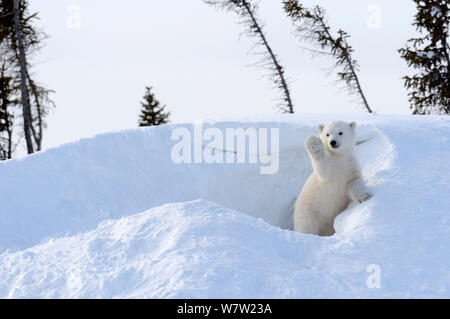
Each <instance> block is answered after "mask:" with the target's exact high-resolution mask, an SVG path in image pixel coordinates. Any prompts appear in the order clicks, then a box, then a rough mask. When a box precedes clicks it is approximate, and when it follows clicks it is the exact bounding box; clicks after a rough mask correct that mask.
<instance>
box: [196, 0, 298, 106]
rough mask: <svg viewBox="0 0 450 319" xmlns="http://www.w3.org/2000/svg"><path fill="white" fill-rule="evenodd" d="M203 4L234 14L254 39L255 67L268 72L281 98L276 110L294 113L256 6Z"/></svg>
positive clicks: (231, 1)
mask: <svg viewBox="0 0 450 319" xmlns="http://www.w3.org/2000/svg"><path fill="white" fill-rule="evenodd" d="M204 2H205V3H207V4H209V5H212V6H215V7H217V8H220V9H224V10H227V11H232V12H234V13H235V14H236V15H237V16H238V18H239V23H240V24H242V25H243V26H244V27H245V33H246V34H247V35H248V36H249V37H250V38H254V39H255V45H254V47H253V48H252V52H253V53H254V54H255V55H256V56H258V57H259V58H260V60H259V61H258V62H257V63H256V64H255V66H257V67H260V68H263V69H265V70H267V71H268V73H267V74H266V75H267V77H268V78H269V79H270V80H271V81H272V82H273V86H274V87H275V88H276V89H278V90H279V91H280V94H281V97H280V99H279V101H280V102H279V103H278V104H277V105H276V106H277V108H278V109H279V110H280V111H281V112H283V113H294V105H293V102H292V99H291V92H290V90H289V86H288V81H287V79H286V76H285V73H284V67H283V66H282V65H281V63H280V60H279V58H278V56H277V55H276V54H275V51H274V50H273V48H272V46H271V45H270V44H269V41H268V38H267V35H266V32H265V31H264V23H263V21H261V20H260V18H259V17H258V4H257V3H255V2H254V1H251V0H204Z"/></svg>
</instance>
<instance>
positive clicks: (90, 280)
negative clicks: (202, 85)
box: [0, 115, 450, 298]
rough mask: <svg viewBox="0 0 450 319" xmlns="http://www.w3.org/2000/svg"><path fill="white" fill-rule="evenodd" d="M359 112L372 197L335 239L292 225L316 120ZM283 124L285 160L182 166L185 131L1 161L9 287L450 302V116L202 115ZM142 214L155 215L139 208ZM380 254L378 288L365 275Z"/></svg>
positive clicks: (3, 291) (71, 292) (143, 133)
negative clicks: (265, 168)
mask: <svg viewBox="0 0 450 319" xmlns="http://www.w3.org/2000/svg"><path fill="white" fill-rule="evenodd" d="M334 119H344V120H356V121H357V122H358V131H357V133H358V140H359V141H360V142H361V143H360V144H359V145H358V146H357V148H356V151H357V157H358V159H359V160H360V163H361V166H362V169H363V174H364V177H365V179H366V181H367V183H368V186H369V187H370V189H371V191H372V192H373V193H374V197H373V198H372V199H371V200H370V201H368V202H366V203H363V204H361V205H356V206H355V205H352V206H350V207H349V208H348V209H347V210H346V211H345V212H344V213H343V214H341V215H340V216H339V217H338V218H337V220H336V223H335V228H336V231H337V233H336V235H334V236H333V237H330V238H321V237H316V236H312V235H304V234H298V233H293V232H292V231H290V229H291V226H292V225H291V218H292V213H293V202H294V200H295V198H296V196H297V195H298V193H299V192H300V190H301V187H302V185H303V183H304V182H305V180H306V178H307V177H308V176H309V174H310V172H311V164H310V161H309V158H308V156H307V154H306V152H305V150H304V147H303V141H304V139H305V138H306V136H308V135H309V134H316V125H317V124H319V122H320V123H322V122H328V121H330V120H334ZM205 125H207V126H208V125H209V126H214V127H217V128H221V129H224V128H227V127H242V128H247V127H268V128H269V127H277V128H279V130H280V149H279V158H280V168H279V171H278V173H277V174H273V175H262V174H260V171H259V166H258V165H257V164H174V163H173V162H172V161H171V158H170V151H171V148H172V146H173V145H174V143H175V142H174V141H172V140H171V139H170V137H171V132H172V131H173V129H174V128H176V127H180V126H183V127H186V128H188V129H191V126H190V125H187V124H186V125H167V126H162V127H157V128H149V129H138V130H130V131H124V132H118V133H109V134H103V135H99V136H97V137H95V138H91V139H84V140H80V141H78V142H75V143H70V144H66V145H63V146H61V147H58V148H55V149H50V150H48V151H45V152H42V153H39V154H35V155H32V156H29V157H27V158H24V159H22V160H13V161H8V162H5V163H1V164H0V201H1V203H2V205H1V208H0V210H1V213H0V252H3V253H1V255H0V296H1V297H12V298H15V297H63V298H77V297H87V298H129V297H180V298H184V297H243V298H246V297H256V298H259V297H268V298H272V297H280V298H284V297H288V298H291V297H292V298H298V297H449V296H450V293H449V288H450V269H449V261H450V257H449V254H448V249H449V234H450V214H449V207H450V199H449V197H448V196H447V194H448V192H449V191H450V187H449V185H450V172H449V170H448V168H447V167H446V166H447V165H446V164H447V163H448V160H449V159H450V144H449V132H450V121H449V120H448V119H446V118H442V117H427V118H423V117H408V116H380V115H376V116H359V117H355V116H351V117H344V116H333V117H331V116H327V117H324V116H298V117H297V116H296V117H285V116H280V117H278V118H277V121H273V120H269V121H268V120H267V119H256V120H240V121H228V122H221V123H212V122H210V123H205ZM141 212H144V213H141ZM371 265H376V266H377V267H378V268H377V269H379V271H380V280H381V281H380V282H381V285H380V286H379V288H370V287H371V285H368V284H367V281H368V280H369V279H368V278H369V277H370V275H371V269H373V267H372V268H371Z"/></svg>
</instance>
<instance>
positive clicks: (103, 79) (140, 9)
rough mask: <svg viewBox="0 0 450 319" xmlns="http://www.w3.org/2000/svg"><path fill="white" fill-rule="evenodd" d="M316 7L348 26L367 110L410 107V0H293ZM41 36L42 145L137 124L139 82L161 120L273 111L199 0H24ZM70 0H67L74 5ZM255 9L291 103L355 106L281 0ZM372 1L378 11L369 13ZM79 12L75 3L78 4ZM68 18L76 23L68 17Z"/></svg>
mask: <svg viewBox="0 0 450 319" xmlns="http://www.w3.org/2000/svg"><path fill="white" fill-rule="evenodd" d="M303 3H304V4H305V5H307V6H311V5H315V4H319V5H321V6H323V7H325V8H326V9H327V11H328V16H329V20H330V24H331V25H332V27H333V28H334V30H336V29H337V28H343V29H344V30H346V31H347V32H349V33H350V34H351V36H352V37H351V39H350V43H351V44H352V46H353V48H354V49H355V55H354V57H355V58H356V59H357V60H358V61H359V64H360V67H361V70H360V79H361V82H362V85H363V89H364V91H365V92H366V95H367V98H368V101H369V103H370V105H371V106H372V108H373V109H375V110H376V111H377V112H379V113H410V110H409V105H408V99H407V92H406V90H405V89H404V87H403V81H402V80H401V77H402V76H403V75H405V73H407V72H408V70H407V67H406V65H405V63H404V61H403V60H401V59H400V57H399V55H398V53H397V49H399V48H400V47H402V46H403V45H404V43H405V41H406V40H407V39H409V38H410V37H411V36H412V35H414V34H415V30H414V28H413V27H412V26H411V22H412V18H413V15H414V13H415V7H414V4H413V2H412V1H410V0H396V1H392V0H390V1H389V0H382V1H381V0H380V1H373V0H372V1H366V0H341V1H331V0H328V1H307V0H305V1H303ZM31 5H32V10H33V11H38V12H39V16H40V18H41V21H40V22H39V26H40V27H41V28H43V29H44V31H45V32H46V33H47V34H48V35H49V36H50V37H49V39H48V40H47V41H46V46H45V47H44V49H43V50H42V51H41V52H40V54H39V55H37V56H36V57H35V62H36V63H37V65H36V67H35V69H34V71H35V72H36V73H37V74H38V77H39V80H40V81H41V82H42V83H44V84H45V85H46V86H47V87H48V88H51V89H53V90H55V92H56V93H55V94H54V95H53V98H54V101H55V102H56V109H55V110H54V111H52V113H51V115H50V116H49V118H48V129H47V131H46V135H45V136H44V147H46V148H48V147H51V146H56V145H58V144H61V143H64V142H68V141H72V140H76V139H79V138H81V137H87V136H92V135H94V134H97V133H101V132H107V131H113V130H121V129H125V128H133V127H136V126H137V121H138V114H139V110H140V103H139V102H140V101H141V99H142V96H143V94H144V91H145V90H144V88H145V86H153V87H154V93H155V94H156V96H157V98H158V99H159V100H160V102H162V103H163V104H166V105H167V107H168V109H169V110H170V111H171V112H172V121H173V122H185V121H192V120H196V119H221V118H226V117H236V116H251V115H255V114H258V115H261V114H268V115H270V114H275V113H276V110H275V109H274V107H273V106H274V105H275V101H274V99H275V98H276V97H277V96H278V95H277V92H275V91H273V90H272V89H271V85H270V82H269V81H268V80H267V79H266V78H264V77H262V75H263V74H264V72H263V71H261V70H258V69H255V68H252V67H250V66H249V65H251V64H252V63H254V62H255V57H254V56H252V55H251V54H247V52H248V50H249V49H250V48H251V46H252V43H251V42H250V41H249V40H248V39H247V38H246V37H245V36H241V37H240V34H241V32H242V27H241V26H240V25H238V24H236V17H235V16H234V14H233V13H231V12H221V11H217V10H215V9H214V8H212V7H210V6H207V5H206V4H204V3H203V1H202V0H190V1H186V0H171V1H165V0H151V1H143V0H129V1H126V2H124V1H116V0H108V1H106V0H95V1H92V0H79V1H66V0H59V1H46V0H32V1H31ZM78 9H79V10H78ZM260 9H261V10H260V17H261V18H262V19H263V20H264V21H265V23H266V32H267V35H268V38H269V41H270V42H271V44H272V46H273V48H274V50H275V51H276V53H277V54H278V56H279V58H280V61H281V63H282V64H283V65H284V66H285V69H286V74H287V76H288V78H289V79H290V80H291V83H290V89H291V92H292V96H293V100H294V103H295V111H296V112H297V113H359V112H364V110H363V109H362V108H361V107H359V106H358V105H356V104H354V103H352V102H351V101H352V98H351V97H349V96H347V95H346V94H345V92H343V91H340V90H339V88H338V87H335V86H333V85H332V82H333V81H334V80H335V79H336V78H335V76H334V75H331V76H328V77H327V76H326V74H325V72H324V71H323V68H326V67H329V66H330V65H331V61H330V60H327V59H324V58H317V59H314V60H312V59H311V57H310V54H309V53H307V52H305V51H303V50H301V49H300V47H301V46H302V45H304V44H301V43H299V42H298V40H297V38H295V36H294V35H293V27H292V25H291V24H290V21H289V20H288V19H287V18H286V16H285V15H284V12H283V11H282V6H281V0H262V1H261V2H260ZM377 11H378V12H379V19H378V15H377ZM78 14H79V15H78ZM78 17H79V18H80V19H79V22H80V23H79V25H78V24H77V18H78Z"/></svg>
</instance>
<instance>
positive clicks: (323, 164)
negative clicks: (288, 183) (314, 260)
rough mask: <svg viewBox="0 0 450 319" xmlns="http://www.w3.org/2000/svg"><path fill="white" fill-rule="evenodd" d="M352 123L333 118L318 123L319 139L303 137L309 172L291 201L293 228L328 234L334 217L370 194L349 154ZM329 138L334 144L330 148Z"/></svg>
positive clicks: (300, 230) (353, 132)
mask: <svg viewBox="0 0 450 319" xmlns="http://www.w3.org/2000/svg"><path fill="white" fill-rule="evenodd" d="M355 127H356V123H354V122H351V123H347V122H342V121H334V122H331V123H329V124H328V125H326V126H324V125H319V127H318V128H319V132H320V139H319V138H318V137H316V136H309V137H308V138H307V139H306V142H305V148H306V150H307V151H308V154H309V156H310V158H311V162H312V166H313V173H312V174H311V176H310V177H309V178H308V180H307V181H306V183H305V185H304V186H303V189H302V191H301V193H300V195H299V197H298V198H297V201H296V203H295V212H294V230H295V231H297V232H301V233H306V234H315V235H320V236H331V235H333V234H334V232H335V231H334V226H333V225H334V218H335V217H336V216H337V215H339V214H340V213H341V212H342V211H343V210H344V209H345V208H346V207H347V206H348V204H349V203H350V202H351V201H352V200H353V201H356V202H359V203H361V202H363V201H365V200H367V199H369V198H370V194H369V193H368V191H367V189H366V186H365V185H364V182H363V180H362V176H361V172H360V169H359V165H358V162H357V161H356V158H355V156H354V155H353V150H354V147H355ZM339 133H342V134H339ZM327 135H328V136H327ZM331 141H335V142H336V146H338V147H336V148H333V147H332V146H331V144H330V142H331Z"/></svg>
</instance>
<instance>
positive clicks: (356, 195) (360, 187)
mask: <svg viewBox="0 0 450 319" xmlns="http://www.w3.org/2000/svg"><path fill="white" fill-rule="evenodd" d="M349 195H350V198H351V199H352V200H353V201H355V202H357V203H362V202H365V201H366V200H368V199H370V198H371V197H372V195H370V194H369V192H368V191H367V188H366V185H365V184H364V182H363V181H362V180H361V178H358V179H356V180H354V181H353V182H352V183H351V184H350V187H349Z"/></svg>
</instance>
